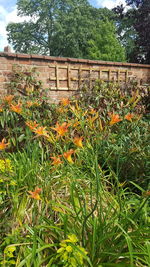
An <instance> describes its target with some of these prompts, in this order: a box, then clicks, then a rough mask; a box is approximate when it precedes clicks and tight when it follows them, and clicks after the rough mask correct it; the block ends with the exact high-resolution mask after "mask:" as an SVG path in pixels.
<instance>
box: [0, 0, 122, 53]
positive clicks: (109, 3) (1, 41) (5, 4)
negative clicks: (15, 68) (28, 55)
mask: <svg viewBox="0 0 150 267" xmlns="http://www.w3.org/2000/svg"><path fill="white" fill-rule="evenodd" d="M89 2H90V4H91V5H93V6H95V7H107V8H110V9H111V8H113V7H115V6H117V5H119V4H121V3H123V4H125V0H89ZM16 3H17V0H0V51H3V49H4V46H7V45H8V41H7V32H6V26H7V24H8V23H9V22H21V21H24V19H25V17H22V18H20V17H18V16H17V6H16Z"/></svg>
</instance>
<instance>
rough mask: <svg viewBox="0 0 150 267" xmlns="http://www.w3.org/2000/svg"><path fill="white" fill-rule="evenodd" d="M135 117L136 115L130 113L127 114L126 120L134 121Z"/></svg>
mask: <svg viewBox="0 0 150 267" xmlns="http://www.w3.org/2000/svg"><path fill="white" fill-rule="evenodd" d="M133 117H134V115H133V114H132V113H128V114H127V115H125V117H124V118H125V120H128V121H132V118H133Z"/></svg>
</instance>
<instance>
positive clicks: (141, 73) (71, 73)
mask: <svg viewBox="0 0 150 267" xmlns="http://www.w3.org/2000/svg"><path fill="white" fill-rule="evenodd" d="M14 64H19V65H21V66H24V67H26V68H29V69H30V68H31V67H36V68H37V71H38V72H39V79H40V80H42V82H43V88H46V89H48V95H49V97H50V98H51V99H52V101H56V102H58V101H59V100H60V99H61V98H62V97H68V96H70V95H73V94H74V93H75V91H76V90H77V89H78V88H79V87H81V86H82V85H83V83H85V82H88V84H89V87H90V86H92V84H93V83H94V81H95V80H96V79H102V80H104V81H119V82H121V83H122V82H123V83H126V82H128V81H129V80H133V79H135V80H137V81H138V83H139V84H140V85H142V84H145V83H146V84H147V83H150V65H143V64H131V63H120V62H109V61H99V60H87V59H76V58H62V57H50V56H43V55H27V54H15V53H11V52H10V51H8V52H1V53H0V95H4V94H7V86H8V84H9V81H10V77H11V73H12V67H13V65H14Z"/></svg>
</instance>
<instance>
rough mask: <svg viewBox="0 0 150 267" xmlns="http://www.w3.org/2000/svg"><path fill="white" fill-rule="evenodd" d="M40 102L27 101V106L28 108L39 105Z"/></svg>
mask: <svg viewBox="0 0 150 267" xmlns="http://www.w3.org/2000/svg"><path fill="white" fill-rule="evenodd" d="M39 105H40V104H39V103H38V102H32V101H27V107H28V108H30V107H32V106H39Z"/></svg>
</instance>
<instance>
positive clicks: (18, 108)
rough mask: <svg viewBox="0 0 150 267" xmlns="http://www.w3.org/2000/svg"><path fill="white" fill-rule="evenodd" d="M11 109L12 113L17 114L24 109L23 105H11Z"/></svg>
mask: <svg viewBox="0 0 150 267" xmlns="http://www.w3.org/2000/svg"><path fill="white" fill-rule="evenodd" d="M10 109H11V110H12V111H14V112H16V113H19V114H20V113H21V112H22V108H21V104H20V103H18V104H16V105H13V104H11V105H10Z"/></svg>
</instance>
